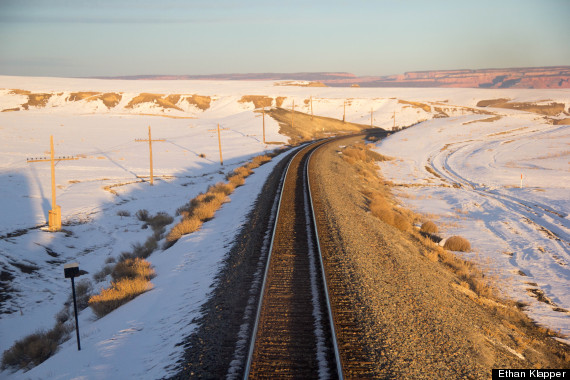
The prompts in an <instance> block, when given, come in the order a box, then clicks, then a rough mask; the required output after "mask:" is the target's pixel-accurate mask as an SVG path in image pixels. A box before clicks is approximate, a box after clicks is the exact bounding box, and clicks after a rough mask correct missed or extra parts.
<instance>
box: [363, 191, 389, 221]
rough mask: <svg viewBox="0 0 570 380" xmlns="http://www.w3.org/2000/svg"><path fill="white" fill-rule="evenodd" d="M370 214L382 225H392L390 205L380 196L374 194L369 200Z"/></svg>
mask: <svg viewBox="0 0 570 380" xmlns="http://www.w3.org/2000/svg"><path fill="white" fill-rule="evenodd" d="M369 208H370V212H371V213H372V215H374V216H376V217H377V218H379V219H380V220H382V221H383V222H384V223H388V224H390V225H393V224H394V212H393V211H392V205H391V204H390V202H388V200H387V199H386V198H385V197H383V196H382V195H380V194H374V195H373V196H372V199H371V200H370V205H369Z"/></svg>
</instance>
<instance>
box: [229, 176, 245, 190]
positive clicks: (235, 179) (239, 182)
mask: <svg viewBox="0 0 570 380" xmlns="http://www.w3.org/2000/svg"><path fill="white" fill-rule="evenodd" d="M228 180H229V181H230V183H231V184H232V186H233V187H234V188H235V187H240V186H243V184H244V183H245V179H244V178H243V177H242V176H240V175H233V176H231V177H229V178H228Z"/></svg>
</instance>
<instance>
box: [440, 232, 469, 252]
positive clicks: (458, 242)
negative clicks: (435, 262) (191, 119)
mask: <svg viewBox="0 0 570 380" xmlns="http://www.w3.org/2000/svg"><path fill="white" fill-rule="evenodd" d="M443 248H445V249H448V250H450V251H458V252H469V251H470V250H471V244H470V243H469V241H468V240H467V239H465V238H464V237H461V236H451V237H450V238H448V239H447V240H446V241H445V244H444V245H443Z"/></svg>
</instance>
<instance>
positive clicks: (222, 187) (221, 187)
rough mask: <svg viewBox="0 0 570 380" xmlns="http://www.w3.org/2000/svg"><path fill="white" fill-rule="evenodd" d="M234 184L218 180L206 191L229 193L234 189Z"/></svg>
mask: <svg viewBox="0 0 570 380" xmlns="http://www.w3.org/2000/svg"><path fill="white" fill-rule="evenodd" d="M234 188H235V187H234V186H233V185H232V183H231V182H230V183H223V182H218V183H216V184H215V185H212V186H210V187H209V188H208V193H222V194H224V195H230V194H231V193H232V192H233V191H234Z"/></svg>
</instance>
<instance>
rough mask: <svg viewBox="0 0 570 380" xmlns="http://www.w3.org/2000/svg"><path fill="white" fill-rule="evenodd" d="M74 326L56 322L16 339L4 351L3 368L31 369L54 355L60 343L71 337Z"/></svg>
mask: <svg viewBox="0 0 570 380" xmlns="http://www.w3.org/2000/svg"><path fill="white" fill-rule="evenodd" d="M72 329H73V328H72V327H70V326H68V325H65V324H63V323H59V322H58V323H56V324H55V326H54V327H53V328H52V329H51V330H48V331H45V330H40V331H37V332H35V333H33V334H31V335H28V336H26V337H24V338H22V339H20V340H18V341H16V342H15V343H14V344H13V345H12V347H10V348H9V349H7V350H6V351H4V353H3V355H2V366H1V368H2V369H3V370H4V369H7V368H14V369H24V370H27V369H30V368H32V367H34V366H37V365H39V364H41V363H42V362H44V361H45V360H46V359H48V358H49V357H50V356H52V355H53V354H54V353H55V352H56V351H57V347H58V345H59V344H61V343H62V342H63V341H65V340H66V339H68V338H69V332H70V331H72Z"/></svg>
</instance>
